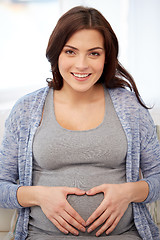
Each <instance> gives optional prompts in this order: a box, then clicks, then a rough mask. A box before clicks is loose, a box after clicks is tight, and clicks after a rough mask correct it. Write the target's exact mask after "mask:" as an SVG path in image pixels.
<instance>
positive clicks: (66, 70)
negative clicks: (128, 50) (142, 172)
mask: <svg viewBox="0 0 160 240" xmlns="http://www.w3.org/2000/svg"><path fill="white" fill-rule="evenodd" d="M82 39H83V41H82ZM104 62H105V49H104V39H103V36H102V35H101V33H100V32H98V31H96V30H86V29H84V30H80V31H78V32H76V33H75V34H73V35H72V36H71V38H70V39H69V40H68V42H67V43H66V44H65V46H64V48H63V49H62V52H61V53H60V56H59V59H58V67H59V71H60V73H61V75H62V77H63V87H62V89H61V90H55V93H54V99H53V100H54V106H55V116H56V120H57V122H58V123H59V124H60V125H61V126H62V127H63V128H66V129H71V130H76V131H83V130H88V129H92V128H95V127H97V126H98V125H99V124H100V123H101V122H102V121H103V118H104V112H105V110H104V109H105V100H104V91H103V87H102V86H101V85H99V84H96V83H97V81H98V79H99V78H100V76H101V74H102V72H103V68H104ZM86 119H87V121H86ZM101 192H102V193H104V199H103V201H102V203H101V204H100V205H99V207H98V208H97V209H96V210H95V212H94V213H93V214H92V215H91V216H90V217H89V219H88V220H87V221H86V222H85V221H84V220H83V218H82V216H80V215H79V214H78V213H77V212H76V211H75V210H74V209H73V208H72V206H71V205H70V204H69V203H68V201H67V196H68V195H69V194H76V195H84V194H87V195H88V196H93V195H95V194H97V193H101ZM148 192H149V187H148V184H147V183H146V182H145V181H139V182H135V183H124V184H106V183H104V184H103V185H100V186H95V187H94V188H92V189H90V190H89V191H87V192H85V191H83V190H80V189H77V188H69V187H47V186H46V187H45V186H30V187H20V188H19V189H18V191H17V199H18V201H19V203H20V205H21V206H23V207H31V206H36V205H37V206H40V207H41V209H42V211H43V212H44V214H45V215H46V216H47V218H48V219H49V220H50V221H51V222H52V223H53V224H54V225H55V226H56V227H57V228H58V229H59V230H60V231H61V232H63V233H65V234H68V233H69V232H70V233H72V234H73V235H78V234H79V231H82V232H85V230H86V228H85V226H89V227H88V229H87V231H88V232H91V231H93V230H94V229H96V228H97V227H98V226H99V225H101V224H103V225H102V227H101V229H100V230H99V231H97V232H96V236H99V235H101V234H102V233H103V232H106V234H109V233H111V232H112V231H113V230H114V228H115V227H116V226H117V224H118V222H119V221H120V219H121V217H122V216H123V214H124V213H125V211H126V209H127V207H128V205H129V203H131V202H142V201H144V200H145V199H146V198H147V196H148Z"/></svg>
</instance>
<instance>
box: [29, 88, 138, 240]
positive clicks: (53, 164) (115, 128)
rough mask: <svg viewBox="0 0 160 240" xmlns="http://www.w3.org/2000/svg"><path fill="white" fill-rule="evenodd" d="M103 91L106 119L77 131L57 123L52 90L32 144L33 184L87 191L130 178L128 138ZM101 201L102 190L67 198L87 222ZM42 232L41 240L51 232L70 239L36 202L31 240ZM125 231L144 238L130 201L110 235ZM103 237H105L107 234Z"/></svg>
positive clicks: (31, 226)
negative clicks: (94, 193) (126, 159)
mask: <svg viewBox="0 0 160 240" xmlns="http://www.w3.org/2000/svg"><path fill="white" fill-rule="evenodd" d="M104 91H105V115H104V119H103V122H102V123H101V124H100V125H99V126H98V127H96V128H93V129H90V130H86V131H73V130H68V129H65V128H63V127H61V126H60V124H59V123H58V122H57V120H56V117H55V113H54V102H53V94H54V91H53V89H50V91H49V93H48V96H47V98H46V102H45V106H44V113H43V119H42V122H41V125H40V126H39V127H38V129H37V132H36V134H35V137H34V142H33V156H34V161H33V163H34V164H33V185H43V186H68V187H78V188H80V189H83V190H88V189H90V188H93V187H95V186H98V185H101V184H104V183H124V182H126V162H125V158H126V153H127V139H126V136H125V133H124V131H123V128H122V126H121V123H120V121H119V119H118V116H117V114H116V112H115V110H114V106H113V104H112V101H111V98H110V96H109V94H108V92H107V90H106V89H104ZM53 197H54V196H53ZM102 200H103V193H100V194H96V195H95V196H87V195H83V196H76V195H69V196H68V202H69V203H70V204H71V206H72V207H73V208H74V209H75V210H76V211H77V212H78V213H79V214H80V215H81V216H82V218H83V219H84V220H87V219H88V217H89V216H90V215H91V214H92V213H93V212H94V210H95V209H96V208H97V207H98V206H99V205H100V203H101V202H102ZM97 229H98V228H97ZM97 229H96V230H95V231H93V232H92V233H90V234H89V233H87V232H86V233H82V232H80V236H82V237H83V239H86V240H87V239H93V236H95V233H96V232H97ZM42 233H43V234H44V236H43V239H50V238H47V236H49V235H51V236H52V237H53V236H54V237H56V239H67V237H68V239H70V237H71V236H70V235H67V236H66V235H64V234H63V233H61V232H60V231H59V230H58V229H57V228H56V227H55V226H54V225H53V224H52V223H51V222H50V221H49V220H48V219H47V217H46V216H45V215H44V213H43V212H42V210H41V208H40V207H38V206H35V207H32V208H31V212H30V220H29V236H32V237H31V239H33V240H34V239H39V238H38V234H39V237H40V236H42ZM126 233H127V234H129V233H130V235H131V236H132V237H133V239H140V238H137V237H138V233H137V231H136V229H135V226H134V221H133V213H132V205H131V204H130V205H129V207H128V209H127V210H126V212H125V214H124V216H123V217H122V219H121V220H120V222H119V223H118V225H117V227H116V228H115V230H114V231H113V232H112V233H111V234H110V235H111V236H113V235H114V236H115V235H120V234H124V235H125V234H126ZM33 236H36V237H37V238H36V237H35V238H33ZM45 236H46V238H45ZM102 236H106V235H105V233H104V234H103V235H102ZM134 237H135V238H134ZM75 238H76V237H74V239H75ZM28 239H29V238H28ZM114 239H115V238H114ZM116 239H121V238H116ZM123 239H132V238H124V237H123Z"/></svg>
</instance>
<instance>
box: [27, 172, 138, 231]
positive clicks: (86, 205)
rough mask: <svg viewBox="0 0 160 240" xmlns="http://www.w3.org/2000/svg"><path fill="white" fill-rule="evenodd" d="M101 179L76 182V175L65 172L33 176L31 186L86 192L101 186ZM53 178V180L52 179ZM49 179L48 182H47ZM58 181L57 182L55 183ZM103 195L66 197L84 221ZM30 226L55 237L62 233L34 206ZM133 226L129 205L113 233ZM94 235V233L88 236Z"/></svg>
mask: <svg viewBox="0 0 160 240" xmlns="http://www.w3.org/2000/svg"><path fill="white" fill-rule="evenodd" d="M64 176H65V179H67V181H66V182H64ZM99 176H102V177H94V181H93V178H88V179H87V180H86V178H83V176H82V175H80V176H79V177H78V180H77V174H76V175H75V176H73V174H70V173H68V174H67V172H65V174H64V175H61V177H60V176H58V177H57V176H55V173H54V178H53V177H51V176H50V177H48V175H47V174H42V175H41V174H38V173H37V174H35V175H34V179H33V185H48V186H53V183H54V186H55V187H56V186H68V187H78V188H80V189H83V190H88V189H90V188H93V187H94V186H97V185H101V184H102V183H103V181H104V176H103V175H99ZM52 178H53V179H52ZM48 179H50V181H48ZM57 180H58V181H57ZM103 198H104V195H103V193H99V194H96V195H94V196H87V195H83V196H77V195H68V197H67V201H68V202H69V204H70V205H71V206H72V207H73V208H74V209H75V210H76V211H77V212H78V213H79V215H80V216H81V217H82V218H83V219H84V220H85V221H86V220H87V219H88V218H89V217H90V216H91V214H92V213H93V212H94V211H95V210H96V209H97V207H98V206H99V205H100V204H101V202H102V201H103ZM29 223H30V225H31V226H33V227H36V228H38V229H41V230H43V231H46V232H49V233H50V232H51V234H53V235H55V236H59V235H61V234H62V233H61V232H60V231H59V230H58V229H57V228H56V227H55V226H54V225H53V224H52V222H50V221H49V220H48V219H47V217H46V216H45V215H44V213H43V212H42V210H41V208H40V207H38V206H36V207H32V208H31V212H30V221H29ZM132 224H133V215H132V206H131V205H129V207H128V209H127V211H126V213H125V214H124V216H123V217H122V219H121V221H120V222H119V224H118V225H117V227H116V229H115V231H114V232H113V233H115V234H120V233H121V232H123V231H126V230H128V229H129V228H130V227H131V225H132ZM86 234H88V233H87V232H86V233H81V232H80V235H86ZM92 234H93V235H95V231H94V232H93V233H91V234H89V235H92Z"/></svg>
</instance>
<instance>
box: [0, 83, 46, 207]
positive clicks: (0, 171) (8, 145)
mask: <svg viewBox="0 0 160 240" xmlns="http://www.w3.org/2000/svg"><path fill="white" fill-rule="evenodd" d="M48 90H49V88H48V87H46V88H42V89H39V90H37V91H35V92H33V93H30V94H27V95H26V96H24V97H22V98H21V99H19V100H18V101H17V103H16V104H15V106H14V107H13V109H12V111H11V113H10V115H9V117H8V119H7V120H6V123H5V133H4V137H3V140H2V144H1V147H0V189H1V193H0V207H3V208H22V207H21V206H20V204H19V203H18V201H17V190H18V188H19V187H20V186H30V185H31V181H32V140H33V137H34V133H35V131H36V129H37V127H38V126H39V123H40V120H41V116H42V110H43V105H44V102H45V98H46V96H47V94H48Z"/></svg>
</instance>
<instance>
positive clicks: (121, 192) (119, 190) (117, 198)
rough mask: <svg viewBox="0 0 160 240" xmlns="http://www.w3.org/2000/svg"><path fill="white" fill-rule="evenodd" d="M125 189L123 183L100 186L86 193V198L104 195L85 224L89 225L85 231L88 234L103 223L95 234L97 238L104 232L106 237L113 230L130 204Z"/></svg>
mask: <svg viewBox="0 0 160 240" xmlns="http://www.w3.org/2000/svg"><path fill="white" fill-rule="evenodd" d="M125 188H126V184H125V183H124V184H102V185H100V186H97V187H94V188H92V189H90V190H89V191H87V192H86V194H87V195H88V196H92V195H95V194H97V193H101V192H103V193H104V199H103V201H102V202H101V204H100V205H99V207H98V208H97V209H96V210H95V211H94V212H93V214H92V215H91V216H90V217H89V218H88V220H87V222H86V225H87V226H89V225H90V226H89V228H88V230H87V231H88V232H89V233H90V232H92V231H93V230H94V229H96V228H97V227H98V226H100V225H101V224H103V223H104V224H103V225H102V227H101V228H100V229H99V230H98V231H97V232H96V236H97V237H98V236H99V235H101V234H102V233H103V232H104V231H105V232H106V234H107V235H108V234H109V233H111V232H112V231H113V230H114V229H115V227H116V226H117V224H118V222H119V221H120V219H121V218H122V216H123V215H124V213H125V211H126V210H127V208H128V205H129V203H130V200H129V197H128V196H127V194H126V192H125Z"/></svg>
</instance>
